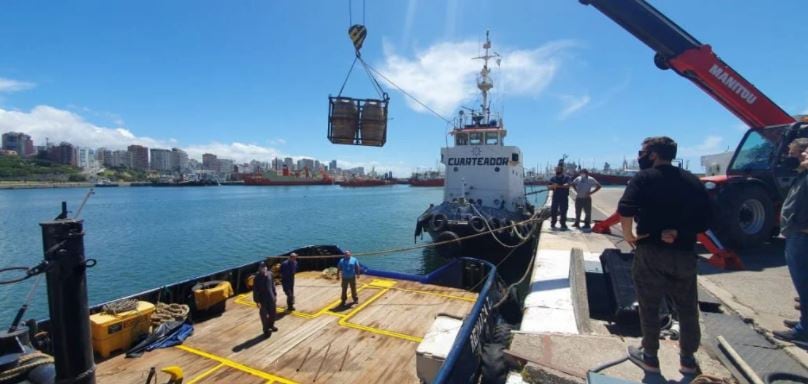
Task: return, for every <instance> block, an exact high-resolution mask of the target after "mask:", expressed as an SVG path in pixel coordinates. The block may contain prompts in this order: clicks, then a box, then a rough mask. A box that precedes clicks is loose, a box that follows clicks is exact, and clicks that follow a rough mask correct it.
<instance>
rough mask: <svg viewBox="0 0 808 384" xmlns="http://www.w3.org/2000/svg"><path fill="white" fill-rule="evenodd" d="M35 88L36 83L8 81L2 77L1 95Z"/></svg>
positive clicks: (0, 82)
mask: <svg viewBox="0 0 808 384" xmlns="http://www.w3.org/2000/svg"><path fill="white" fill-rule="evenodd" d="M35 86H36V84H34V83H29V82H25V81H18V80H12V79H6V78H2V77H0V93H3V92H6V93H11V92H17V91H24V90H26V89H31V88H33V87H35Z"/></svg>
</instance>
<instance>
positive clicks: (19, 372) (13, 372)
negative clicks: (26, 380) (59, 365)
mask: <svg viewBox="0 0 808 384" xmlns="http://www.w3.org/2000/svg"><path fill="white" fill-rule="evenodd" d="M53 361H54V360H53V357H52V356H50V355H47V354H44V353H42V352H39V351H34V352H32V353H29V354H26V355H22V356H20V359H19V361H18V362H17V366H16V367H14V368H10V369H7V370H5V371H3V372H0V383H12V382H17V381H19V379H20V378H21V377H22V376H23V375H25V374H27V373H28V371H30V370H32V369H34V368H36V367H38V366H40V365H46V364H53Z"/></svg>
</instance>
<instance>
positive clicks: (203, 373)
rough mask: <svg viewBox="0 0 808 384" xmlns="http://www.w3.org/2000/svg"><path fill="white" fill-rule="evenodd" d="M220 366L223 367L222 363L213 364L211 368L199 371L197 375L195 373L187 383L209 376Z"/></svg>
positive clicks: (190, 383)
mask: <svg viewBox="0 0 808 384" xmlns="http://www.w3.org/2000/svg"><path fill="white" fill-rule="evenodd" d="M221 367H224V363H219V365H217V366H215V367H213V368H211V369H208V370H207V371H205V372H202V373H200V374H199V375H197V376H196V377H194V378H193V379H191V381H189V382H188V384H194V383H196V382H198V381H199V380H202V379H204V378H206V377H208V376H210V374H211V373H213V372H215V371H216V370H218V369H219V368H221Z"/></svg>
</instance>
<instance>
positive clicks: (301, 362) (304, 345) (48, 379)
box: [0, 208, 505, 384]
mask: <svg viewBox="0 0 808 384" xmlns="http://www.w3.org/2000/svg"><path fill="white" fill-rule="evenodd" d="M63 213H64V214H65V216H66V209H64V208H63ZM42 226H43V243H44V244H46V245H48V246H50V247H54V248H53V249H57V248H58V249H57V252H54V253H56V254H58V255H59V256H58V257H52V256H51V253H48V252H46V253H45V258H46V260H49V268H47V270H46V269H44V268H43V269H34V270H32V273H33V274H38V273H45V274H47V283H48V301H49V308H50V315H51V318H50V319H46V320H40V321H33V320H31V321H28V322H26V323H25V325H23V324H21V323H20V321H19V320H20V318H22V315H23V313H24V311H23V312H21V313H19V314H18V316H17V318H16V319H15V321H14V322H12V324H13V325H12V327H11V329H10V330H9V331H7V332H0V341H3V343H0V358H2V362H3V365H2V366H0V374H2V375H4V376H3V377H4V380H6V379H9V380H12V382H17V381H14V380H29V381H28V382H32V383H54V382H75V383H95V382H98V383H133V384H134V383H137V384H142V383H144V382H147V383H151V382H152V379H154V382H161V383H162V382H166V379H169V380H168V382H171V383H179V382H182V379H183V378H184V379H185V380H188V382H193V383H222V382H226V383H246V382H275V383H303V382H316V381H317V380H318V379H319V380H320V381H322V382H330V383H357V382H382V381H385V382H393V383H399V382H419V381H420V382H435V383H445V382H458V383H459V382H477V380H478V376H479V375H480V372H481V369H480V366H481V364H484V363H483V361H484V359H485V358H484V357H483V356H482V355H483V352H482V351H484V350H485V345H486V344H487V343H490V342H493V341H492V338H493V337H494V336H493V335H496V334H502V332H497V329H498V328H500V327H501V325H500V324H498V323H499V321H500V320H499V319H498V316H499V315H498V311H497V309H496V308H497V304H496V303H501V302H503V301H505V300H503V299H504V297H503V296H502V295H503V292H505V289H504V287H503V285H502V284H503V283H502V282H501V281H500V280H499V279H497V269H496V266H494V265H493V264H491V263H489V262H486V261H482V260H477V259H470V258H457V259H454V260H451V261H450V262H448V263H447V264H446V265H444V266H442V267H440V268H438V269H436V270H434V271H432V272H431V273H429V274H426V275H412V274H405V273H398V272H390V271H382V270H376V269H371V268H367V267H365V266H362V267H361V272H362V273H361V275H360V276H359V278H358V279H357V288H358V289H357V290H358V296H359V301H358V304H354V305H348V306H345V305H341V304H340V299H339V294H340V283H339V281H338V280H336V279H334V278H333V276H331V274H330V273H328V272H330V271H331V270H334V269H335V268H334V267H335V266H336V264H337V261H338V260H339V258H341V257H342V255H343V254H344V251H343V250H342V249H340V248H339V247H337V246H335V245H317V246H307V247H303V248H298V249H296V250H294V251H290V252H287V253H285V254H283V255H280V256H272V257H268V258H265V259H263V260H256V261H253V262H250V263H247V264H244V265H240V266H237V267H233V268H229V269H225V270H221V271H217V272H214V273H210V274H206V275H203V276H198V277H195V278H191V279H188V280H184V281H179V282H176V283H172V284H168V285H165V286H161V287H155V288H154V289H151V290H147V291H144V292H140V293H136V294H133V295H130V296H127V297H124V298H121V299H118V300H115V301H113V302H107V303H103V304H99V305H94V306H90V307H88V305H87V294H86V292H87V291H86V290H87V284H86V269H87V268H90V267H92V266H93V265H94V264H95V263H94V260H92V259H85V258H84V246H83V245H84V244H83V234H84V232H83V224H82V222H81V221H78V220H73V219H69V218H64V219H57V220H55V221H50V222H45V223H43V224H42ZM68 233H72V234H76V235H74V236H70V237H69V238H68V239H67V240H63V241H61V242H56V241H57V240H58V239H60V238H61V236H62V235H65V234H68ZM54 242H55V244H54ZM292 252H294V253H296V254H298V255H299V256H298V263H299V264H298V271H297V273H296V275H295V297H296V308H295V309H293V310H291V311H288V310H286V309H284V308H278V311H277V312H278V316H277V318H276V322H275V326H276V327H277V328H278V330H277V331H275V332H273V333H272V334H271V335H269V336H267V335H264V334H263V332H262V329H261V323H260V321H258V310H257V305H256V303H254V302H253V300H252V294H251V283H252V279H251V276H254V274H255V272H256V271H257V268H258V265H259V262H267V263H268V264H269V265H274V264H277V263H280V262H281V261H282V260H283V259H285V258H286V256H288V255H289V254H291V253H292ZM75 265H81V266H82V267H81V268H76V267H70V268H68V266H75ZM273 269H274V268H273ZM12 282H13V281H12ZM277 292H278V293H277V303H279V305H280V303H284V302H285V296H284V293H283V290H282V289H280V288H278V290H277ZM121 303H130V304H131V303H134V304H133V306H130V307H131V308H132V309H123V307H122V305H123V304H121ZM155 307H157V308H158V310H159V309H160V308H164V309H166V311H167V312H164V313H163V315H161V316H166V314H167V316H168V317H169V319H168V320H166V319H165V318H163V317H161V316H157V317H156V316H155V313H156V312H155ZM116 308H117V309H116ZM172 308H177V311H174V310H172ZM183 308H185V309H184V310H183ZM118 309H119V310H118ZM210 311H213V313H212V314H211V313H210ZM189 314H190V317H187V316H188V315H189ZM88 319H89V321H88ZM183 319H184V320H183ZM155 321H157V322H158V323H159V324H161V325H159V326H158V325H156V323H155ZM191 323H193V324H192V325H191ZM152 324H155V325H152ZM150 332H151V334H150V335H149V336H148V337H147V338H146V339H145V341H143V342H140V343H138V341H139V340H140V339H141V338H142V337H143V336H145V335H148V334H149V333H150ZM135 344H137V345H136V346H135V347H134V348H131V349H130V347H132V346H133V345H135ZM43 353H45V354H47V355H45V354H43ZM51 356H52V357H51ZM497 358H498V359H502V356H499V357H497Z"/></svg>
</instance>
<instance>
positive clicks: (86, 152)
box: [78, 148, 98, 169]
mask: <svg viewBox="0 0 808 384" xmlns="http://www.w3.org/2000/svg"><path fill="white" fill-rule="evenodd" d="M78 155H79V156H78V166H79V168H81V169H94V168H97V167H98V162H97V160H96V155H95V150H94V149H92V148H79V149H78Z"/></svg>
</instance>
